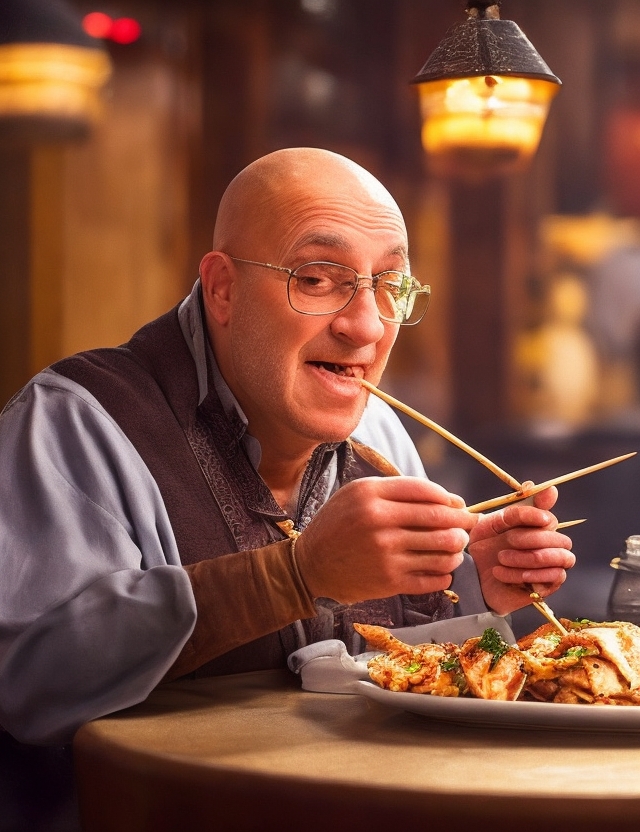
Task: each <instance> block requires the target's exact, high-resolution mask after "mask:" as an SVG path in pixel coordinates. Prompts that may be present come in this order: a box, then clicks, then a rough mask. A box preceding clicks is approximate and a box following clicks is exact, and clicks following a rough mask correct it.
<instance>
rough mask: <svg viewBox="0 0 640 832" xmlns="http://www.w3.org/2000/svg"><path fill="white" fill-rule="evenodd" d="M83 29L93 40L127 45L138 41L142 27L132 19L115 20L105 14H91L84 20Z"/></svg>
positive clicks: (121, 18) (119, 18)
mask: <svg viewBox="0 0 640 832" xmlns="http://www.w3.org/2000/svg"><path fill="white" fill-rule="evenodd" d="M82 28H83V29H84V30H85V32H86V33H87V34H88V35H90V36H91V37H92V38H102V39H103V40H112V41H114V42H115V43H121V44H127V43H133V42H134V41H136V40H138V38H139V37H140V34H141V32H142V27H141V26H140V24H139V23H138V21H137V20H134V19H133V18H132V17H118V18H116V19H115V20H114V19H113V18H112V17H109V15H108V14H104V13H103V12H90V13H89V14H86V15H85V16H84V17H83V18H82Z"/></svg>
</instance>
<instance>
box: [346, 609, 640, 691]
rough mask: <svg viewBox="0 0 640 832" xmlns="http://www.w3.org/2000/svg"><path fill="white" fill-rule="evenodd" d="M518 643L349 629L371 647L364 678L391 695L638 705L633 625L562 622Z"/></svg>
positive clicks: (638, 650) (494, 634)
mask: <svg viewBox="0 0 640 832" xmlns="http://www.w3.org/2000/svg"><path fill="white" fill-rule="evenodd" d="M561 621H562V623H563V625H564V627H565V628H566V630H567V635H565V636H563V635H561V634H560V633H559V632H558V631H557V629H556V628H555V627H554V626H553V625H552V624H543V625H542V626H541V627H538V629H537V630H535V631H534V632H533V633H530V634H529V635H527V636H525V637H523V638H522V639H520V640H519V641H518V643H517V644H509V643H508V642H506V641H505V640H504V638H503V637H502V636H501V635H500V633H499V632H498V631H497V630H496V629H494V628H491V627H490V628H487V629H486V630H485V631H484V632H483V634H482V635H481V636H474V637H473V638H469V639H467V640H466V641H465V642H463V644H461V645H457V644H454V643H452V642H445V643H442V644H436V643H426V644H418V645H415V646H414V645H409V644H405V643H404V642H402V641H400V640H399V639H397V638H396V637H395V636H394V635H393V634H392V633H390V632H389V630H387V629H386V628H385V627H378V626H374V625H370V624H354V628H355V629H356V630H357V632H358V633H360V635H362V636H363V638H364V639H365V641H366V642H367V644H368V645H369V647H370V648H371V649H372V650H379V651H380V653H379V654H378V655H376V656H374V657H373V658H371V659H370V660H369V661H368V663H367V667H368V671H369V676H370V678H371V680H372V681H373V682H375V683H376V684H378V685H379V686H380V687H382V688H385V689H387V690H392V691H403V692H405V691H406V692H410V693H422V694H431V695H435V696H454V697H455V696H464V697H475V698H478V699H496V700H501V701H516V700H520V701H539V702H561V703H565V704H594V705H640V627H638V626H636V625H635V624H630V623H628V622H623V621H607V622H593V621H570V620H568V619H561Z"/></svg>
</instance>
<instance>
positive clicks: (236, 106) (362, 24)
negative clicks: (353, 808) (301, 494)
mask: <svg viewBox="0 0 640 832" xmlns="http://www.w3.org/2000/svg"><path fill="white" fill-rule="evenodd" d="M31 4H33V0H30V3H27V4H25V9H27V8H28V7H29V6H30V5H31ZM33 5H34V7H35V8H37V6H38V4H37V3H35V4H33ZM42 5H43V7H44V6H46V5H47V4H42ZM465 5H466V4H465V3H464V2H462V0H395V2H393V3H389V2H383V0H340V2H338V0H242V2H237V0H214V1H212V0H184V1H183V2H182V3H180V4H175V3H173V2H169V0H117V2H113V3H107V4H103V5H101V4H96V3H93V2H89V0H87V2H85V0H74V2H72V3H71V4H70V8H71V9H72V10H73V12H74V13H75V14H76V16H77V18H78V19H79V20H81V19H83V18H84V19H91V18H87V16H88V15H90V14H92V13H93V14H94V17H93V23H94V28H95V26H96V25H97V24H96V19H97V21H98V24H100V20H101V18H100V15H102V16H103V18H106V19H107V20H111V21H112V22H113V21H118V20H123V19H124V20H125V21H126V20H129V21H132V23H131V26H132V27H133V29H132V30H131V31H128V30H126V29H125V32H124V35H121V36H120V37H118V36H117V32H116V39H114V37H113V34H109V32H108V31H106V30H104V31H103V30H101V29H100V26H99V25H98V29H97V30H96V33H97V35H98V37H95V36H94V37H93V38H91V37H90V36H89V35H87V40H92V41H93V42H92V43H90V44H89V45H90V46H94V47H95V49H96V50H97V49H99V50H100V52H101V53H102V55H103V56H104V57H105V58H106V61H107V63H106V65H105V63H102V64H100V65H99V66H97V67H95V68H94V70H93V71H94V73H95V75H94V76H93V77H92V78H91V79H90V80H87V82H86V83H87V89H86V90H85V92H84V98H83V99H82V101H81V102H79V103H78V102H76V103H73V104H72V103H68V102H67V103H66V104H65V103H64V101H63V98H64V96H63V95H62V94H61V101H62V103H61V105H60V112H55V111H54V110H53V109H50V110H47V107H48V106H49V105H46V107H45V110H46V112H43V113H42V114H40V117H39V118H38V117H31V118H27V117H26V116H25V115H24V114H23V117H21V118H20V117H17V116H16V114H15V112H12V111H11V100H10V97H9V98H7V105H6V107H5V110H6V112H5V113H4V114H3V113H0V170H1V174H0V181H1V182H2V185H3V187H2V188H1V189H0V219H1V221H0V251H1V252H2V262H3V264H4V267H3V269H2V276H1V279H2V293H3V303H2V305H1V306H0V400H1V401H2V403H3V404H4V402H6V401H8V400H9V398H10V397H11V396H12V395H13V394H14V393H15V392H16V391H17V390H18V389H19V388H20V387H21V385H22V384H24V383H25V382H26V381H27V380H28V379H29V378H30V377H31V376H32V375H34V374H35V373H36V372H37V371H39V370H40V369H42V368H43V367H45V366H47V365H48V364H50V363H51V362H53V361H55V360H57V359H59V358H61V357H63V356H66V355H69V354H71V353H74V352H76V351H78V350H82V349H87V348H91V347H96V346H110V345H116V344H118V343H121V342H123V341H125V340H127V338H128V337H129V336H130V334H131V333H133V332H134V331H135V330H136V329H137V328H138V327H139V326H141V325H142V324H143V323H145V322H147V321H148V320H151V319H152V318H154V317H156V316H157V315H158V314H161V313H162V312H164V311H166V310H168V309H169V308H171V307H172V306H173V305H174V304H175V303H177V302H178V301H179V300H180V299H181V298H182V297H183V296H184V295H185V294H187V293H188V291H189V290H190V288H191V286H192V285H193V282H194V280H195V278H196V276H197V273H198V263H199V261H200V258H201V257H202V255H203V253H205V252H206V251H208V250H209V248H210V240H211V233H212V228H213V223H214V218H215V212H216V208H217V203H218V200H219V197H220V195H221V193H222V191H223V190H224V188H225V186H226V184H227V183H228V181H229V180H230V179H231V178H232V177H233V176H234V175H235V173H237V172H238V171H239V170H240V169H241V168H242V167H243V166H244V165H246V164H247V163H248V162H250V161H251V160H252V159H254V158H256V157H258V156H260V155H262V154H264V153H267V152H269V151H271V150H274V149H276V148H280V147H285V146H295V145H312V146H321V147H325V148H328V149H330V150H335V151H337V152H339V153H343V154H345V155H347V156H350V157H351V158H353V159H354V160H356V161H357V162H359V163H361V164H363V165H364V166H365V167H367V168H369V169H370V170H371V171H372V172H373V173H374V174H375V175H376V176H378V177H379V178H380V179H381V180H382V181H383V183H384V184H385V185H386V186H387V187H388V188H389V190H390V191H391V192H392V193H393V194H394V196H395V197H396V199H397V201H398V203H399V205H400V207H401V209H402V210H403V212H404V215H405V218H406V221H407V225H408V229H409V237H410V242H411V262H412V269H413V271H414V273H415V274H416V275H418V276H419V277H420V279H421V280H422V281H423V282H427V283H429V284H430V285H431V287H432V301H431V306H430V309H429V312H428V314H427V317H426V319H425V320H424V321H423V322H422V323H421V324H420V325H419V326H417V327H407V328H404V329H403V331H402V332H401V333H400V336H399V339H398V342H397V344H396V347H395V351H394V352H393V354H392V358H391V361H390V363H389V366H388V368H387V371H386V373H385V376H384V378H383V381H382V384H381V387H382V389H384V390H385V391H386V392H387V393H389V394H391V395H392V396H394V397H395V398H397V399H398V400H400V401H402V402H404V403H406V404H407V405H409V406H410V407H412V408H414V409H415V410H417V411H418V412H419V413H422V414H424V415H425V416H427V417H428V418H429V419H431V420H433V421H435V422H436V423H437V424H439V425H441V426H443V427H445V428H446V429H447V430H449V431H452V432H454V433H455V434H456V435H457V436H458V437H460V438H461V439H462V440H463V441H464V442H466V443H468V444H470V445H471V446H473V447H475V448H476V449H477V450H478V451H480V452H481V453H482V454H484V455H486V456H487V457H489V458H490V459H492V460H493V461H494V462H495V463H496V464H497V465H499V466H500V467H502V468H503V469H504V470H506V471H508V472H510V473H511V474H513V476H514V477H516V478H517V479H519V480H520V481H522V480H525V479H526V480H533V481H534V482H541V481H546V480H547V479H550V478H553V477H556V476H558V475H560V474H563V473H565V472H568V471H573V470H575V469H578V468H582V467H583V466H587V465H590V464H592V463H596V462H599V461H600V460H604V459H608V458H610V457H613V456H616V455H618V454H624V453H627V452H632V451H635V450H637V449H638V447H639V446H640V392H639V390H640V386H639V385H640V346H639V344H640V154H638V152H637V149H638V146H640V100H638V92H637V90H638V84H637V80H638V77H639V72H640V9H639V8H638V4H637V3H636V2H635V0H610V2H607V3H601V2H599V0H563V2H562V3H557V2H555V0H535V2H531V0H507V2H505V3H503V5H502V18H503V19H505V20H506V19H510V20H513V21H515V22H516V23H517V25H518V26H519V27H520V29H521V30H522V31H523V32H524V33H525V35H526V37H527V38H528V39H529V41H531V43H532V44H533V45H534V46H535V50H537V53H538V55H539V56H540V57H541V59H542V60H543V61H544V63H546V65H547V66H548V68H550V71H551V73H552V74H553V75H554V76H556V77H557V79H559V80H560V81H561V84H555V85H553V86H554V92H555V93H557V94H555V96H554V97H553V100H552V101H551V102H550V107H549V110H548V115H547V119H546V123H543V124H542V135H541V138H540V140H539V145H538V146H537V148H536V149H535V150H534V151H533V152H532V154H530V155H529V156H528V157H527V158H525V159H524V160H519V161H517V162H516V163H513V161H512V160H511V161H510V162H509V163H505V160H504V159H503V158H502V157H499V154H497V153H496V154H494V158H493V159H490V158H489V156H488V155H487V154H486V153H485V154H484V156H483V157H482V158H480V157H479V156H478V155H476V157H474V158H473V159H472V160H471V161H470V159H469V157H468V156H467V157H465V158H464V159H463V158H462V156H461V155H460V154H459V155H458V157H457V158H456V159H455V160H454V161H451V159H449V160H448V161H446V162H445V161H443V158H444V157H443V156H442V154H437V153H434V152H431V153H430V152H428V151H427V150H426V149H425V147H424V146H423V143H422V141H421V132H422V118H421V104H420V93H419V86H420V85H419V84H417V83H416V82H415V78H416V77H417V76H418V74H419V72H420V70H421V68H422V67H423V65H424V64H425V62H426V60H427V58H428V57H429V56H430V55H431V54H432V53H433V52H434V50H435V49H436V47H437V46H438V44H439V42H440V41H441V40H442V39H443V37H444V36H445V34H446V33H447V32H448V31H450V29H451V27H453V26H455V25H457V24H460V23H461V22H462V21H463V20H464V19H465V17H464V15H465V8H464V7H465ZM485 5H486V4H485ZM96 12H97V13H98V17H97V18H96V16H95V13H96ZM36 17H37V15H36ZM40 25H43V24H42V23H41V24H40ZM136 25H137V26H138V29H136V28H135V26H136ZM29 26H32V27H33V31H34V32H35V34H34V36H33V40H36V41H37V31H38V21H36V22H35V23H34V22H33V21H25V29H26V31H29ZM118 41H123V42H118ZM48 100H49V101H51V100H56V99H55V96H49V99H48ZM65 107H66V108H67V109H66V110H65ZM399 415H400V416H401V418H402V419H403V421H404V422H405V424H406V427H407V429H408V430H409V432H410V433H411V435H412V436H413V437H414V439H415V441H416V443H417V445H418V447H419V449H420V453H421V456H422V458H423V460H424V463H425V466H426V469H427V472H428V473H429V475H430V477H431V478H432V479H435V480H437V481H439V482H441V483H442V484H443V485H445V486H446V487H448V488H450V489H451V490H453V491H455V492H456V493H459V494H461V495H462V496H463V497H464V498H465V500H466V501H467V503H468V504H472V503H476V502H478V501H480V500H484V499H488V498H490V497H494V496H498V495H500V494H502V493H503V491H504V485H503V483H501V482H500V481H499V480H498V479H496V477H495V476H494V474H492V473H491V472H490V471H488V470H487V469H486V468H485V467H483V466H482V465H480V464H479V463H478V462H477V461H475V460H474V459H472V458H471V457H469V456H468V455H467V454H465V453H464V452H463V451H461V450H460V449H459V448H457V447H455V446H454V445H453V444H452V443H450V442H448V441H447V440H446V439H444V438H442V437H441V436H440V435H438V434H437V433H436V432H434V431H433V430H431V429H429V428H427V427H425V426H423V425H421V424H419V423H418V422H416V421H415V420H413V419H411V418H408V417H406V416H405V415H404V414H402V413H400V414H399ZM639 464H640V463H638V462H636V461H635V460H634V459H631V460H629V461H626V462H624V463H623V464H621V465H617V466H614V467H612V468H610V469H608V470H603V471H601V472H598V473H596V474H593V475H591V476H589V477H587V478H585V479H578V480H576V481H573V482H568V483H566V484H564V485H563V486H562V487H561V490H560V498H559V503H558V513H559V516H560V518H561V519H563V520H569V519H578V518H579V519H586V521H587V522H585V523H583V524H582V525H580V526H576V527H575V528H574V529H572V535H571V536H572V538H573V540H574V549H575V551H576V553H577V555H578V564H577V566H576V567H575V569H574V571H573V573H572V575H571V580H570V581H569V582H568V584H567V585H566V586H565V587H563V589H562V590H560V593H559V594H558V596H557V598H556V605H557V606H558V607H559V608H560V610H561V611H562V612H563V613H566V614H568V615H574V614H575V615H585V616H592V617H596V618H598V617H601V616H602V615H604V612H605V604H606V595H607V591H608V585H609V584H610V582H611V578H612V570H611V569H610V568H609V561H610V560H611V558H612V557H615V556H617V555H618V554H619V552H620V550H621V549H622V548H623V547H624V541H625V539H626V537H628V536H629V535H633V534H636V533H637V532H639V531H640V517H639V516H638V512H637V505H638V501H639V498H640V487H639V486H638V482H639V480H638V465H639ZM527 615H528V613H527ZM523 626H526V625H523Z"/></svg>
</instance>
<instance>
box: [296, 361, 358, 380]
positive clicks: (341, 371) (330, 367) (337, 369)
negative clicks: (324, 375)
mask: <svg viewBox="0 0 640 832" xmlns="http://www.w3.org/2000/svg"><path fill="white" fill-rule="evenodd" d="M309 363H310V364H313V365H314V366H316V367H322V368H323V369H324V370H327V371H328V372H329V373H334V374H335V375H337V376H348V377H350V378H357V369H359V368H355V369H354V367H352V366H351V365H350V364H333V363H330V362H328V361H310V362H309ZM360 374H362V371H360Z"/></svg>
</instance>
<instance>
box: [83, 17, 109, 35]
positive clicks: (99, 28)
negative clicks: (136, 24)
mask: <svg viewBox="0 0 640 832" xmlns="http://www.w3.org/2000/svg"><path fill="white" fill-rule="evenodd" d="M112 26H113V20H112V19H111V18H110V17H109V15H108V14H103V13H102V12H90V13H89V14H86V15H85V16H84V17H83V18H82V28H83V29H84V30H85V32H86V33H87V34H88V35H90V37H92V38H108V37H109V36H110V35H111V28H112Z"/></svg>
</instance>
